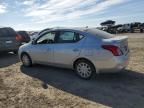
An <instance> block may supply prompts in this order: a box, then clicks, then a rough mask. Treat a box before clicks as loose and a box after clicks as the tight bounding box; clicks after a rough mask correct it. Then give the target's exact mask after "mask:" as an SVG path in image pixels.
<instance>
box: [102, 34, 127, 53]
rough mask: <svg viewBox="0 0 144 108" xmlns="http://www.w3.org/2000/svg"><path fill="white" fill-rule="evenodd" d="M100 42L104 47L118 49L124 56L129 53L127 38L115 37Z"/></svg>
mask: <svg viewBox="0 0 144 108" xmlns="http://www.w3.org/2000/svg"><path fill="white" fill-rule="evenodd" d="M102 41H103V43H104V44H106V45H115V46H117V47H119V48H120V50H121V51H122V52H123V54H124V55H127V54H128V52H129V48H128V37H127V36H116V37H113V38H109V39H103V40H102Z"/></svg>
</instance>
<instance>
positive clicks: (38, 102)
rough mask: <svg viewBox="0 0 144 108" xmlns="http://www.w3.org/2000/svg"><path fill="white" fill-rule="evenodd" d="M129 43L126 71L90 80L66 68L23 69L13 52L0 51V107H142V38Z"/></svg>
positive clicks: (40, 67)
mask: <svg viewBox="0 0 144 108" xmlns="http://www.w3.org/2000/svg"><path fill="white" fill-rule="evenodd" d="M129 35H130V34H129ZM132 35H134V34H132ZM135 35H136V36H138V34H135ZM139 35H144V34H139ZM136 36H135V37H136ZM129 46H130V51H131V59H130V63H129V66H128V68H127V70H125V71H123V72H121V73H115V74H99V75H97V76H96V77H95V78H93V79H91V80H82V79H79V78H78V77H77V76H76V75H75V73H74V72H73V71H72V70H67V69H61V68H54V67H49V66H41V65H36V66H33V67H32V68H25V67H23V66H22V65H21V63H20V62H19V60H18V57H17V55H14V54H0V108H69V107H70V108H73V107H74V108H93V107H95V108H105V107H106V108H107V107H114V108H143V107H144V39H143V38H129Z"/></svg>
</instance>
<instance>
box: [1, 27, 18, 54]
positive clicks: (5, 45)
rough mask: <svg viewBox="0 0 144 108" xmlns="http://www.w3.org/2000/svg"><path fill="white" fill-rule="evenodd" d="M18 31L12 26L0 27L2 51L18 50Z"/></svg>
mask: <svg viewBox="0 0 144 108" xmlns="http://www.w3.org/2000/svg"><path fill="white" fill-rule="evenodd" d="M16 37H17V33H16V32H15V31H14V30H13V29H12V28H10V27H1V28H0V52H10V51H13V52H14V53H16V52H17V50H18V48H19V46H20V43H19V42H18V41H17V40H16Z"/></svg>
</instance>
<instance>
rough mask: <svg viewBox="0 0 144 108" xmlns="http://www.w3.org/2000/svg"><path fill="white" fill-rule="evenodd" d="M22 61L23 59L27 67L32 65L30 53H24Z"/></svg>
mask: <svg viewBox="0 0 144 108" xmlns="http://www.w3.org/2000/svg"><path fill="white" fill-rule="evenodd" d="M21 61H22V63H23V65H24V66H26V67H30V66H32V60H31V58H30V56H29V55H28V54H25V53H24V54H22V56H21Z"/></svg>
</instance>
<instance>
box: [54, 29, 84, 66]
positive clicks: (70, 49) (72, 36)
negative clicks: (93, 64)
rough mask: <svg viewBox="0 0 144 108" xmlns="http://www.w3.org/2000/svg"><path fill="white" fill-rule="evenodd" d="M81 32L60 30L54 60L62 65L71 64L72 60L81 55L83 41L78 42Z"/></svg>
mask: <svg viewBox="0 0 144 108" xmlns="http://www.w3.org/2000/svg"><path fill="white" fill-rule="evenodd" d="M78 37H79V34H77V33H75V32H72V31H59V32H58V36H57V40H56V44H55V46H54V62H55V63H56V64H58V65H62V66H71V63H72V61H73V60H74V59H75V58H76V57H78V56H79V54H80V51H81V46H82V43H81V42H78V41H79V40H80V38H82V37H83V36H80V38H78Z"/></svg>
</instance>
